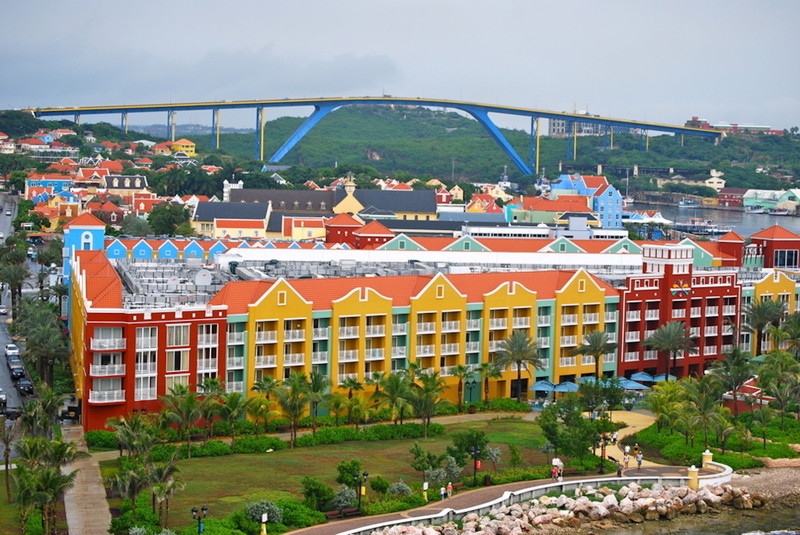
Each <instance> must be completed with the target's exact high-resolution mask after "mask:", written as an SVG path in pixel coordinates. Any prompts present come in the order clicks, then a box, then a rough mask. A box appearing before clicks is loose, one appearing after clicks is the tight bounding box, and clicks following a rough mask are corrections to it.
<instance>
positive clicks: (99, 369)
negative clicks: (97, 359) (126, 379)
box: [89, 364, 155, 377]
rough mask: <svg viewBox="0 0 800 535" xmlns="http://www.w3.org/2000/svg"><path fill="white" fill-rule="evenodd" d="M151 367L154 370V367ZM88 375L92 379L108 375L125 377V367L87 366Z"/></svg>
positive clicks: (119, 365)
mask: <svg viewBox="0 0 800 535" xmlns="http://www.w3.org/2000/svg"><path fill="white" fill-rule="evenodd" d="M153 367H154V368H155V365H154V366H153ZM154 371H155V370H154ZM89 375H91V376H93V377H108V376H109V375H125V365H124V364H92V365H90V366H89Z"/></svg>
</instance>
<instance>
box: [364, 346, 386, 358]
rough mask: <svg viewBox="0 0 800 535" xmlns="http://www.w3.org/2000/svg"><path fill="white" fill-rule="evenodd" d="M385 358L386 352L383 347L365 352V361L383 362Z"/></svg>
mask: <svg viewBox="0 0 800 535" xmlns="http://www.w3.org/2000/svg"><path fill="white" fill-rule="evenodd" d="M385 356H386V351H385V350H384V349H383V348H382V347H373V348H372V349H365V350H364V360H383V359H384V357H385Z"/></svg>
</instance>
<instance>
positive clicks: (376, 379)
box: [364, 372, 389, 393]
mask: <svg viewBox="0 0 800 535" xmlns="http://www.w3.org/2000/svg"><path fill="white" fill-rule="evenodd" d="M388 375H389V374H388V373H386V372H372V373H371V374H370V375H368V376H366V377H364V384H366V385H367V386H374V387H375V392H376V393H377V392H378V391H379V390H380V389H381V386H382V385H383V381H384V380H385V379H386V377H387V376H388Z"/></svg>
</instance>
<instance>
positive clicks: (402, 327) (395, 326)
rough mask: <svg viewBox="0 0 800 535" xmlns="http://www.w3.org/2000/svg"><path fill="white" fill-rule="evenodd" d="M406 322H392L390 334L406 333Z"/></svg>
mask: <svg viewBox="0 0 800 535" xmlns="http://www.w3.org/2000/svg"><path fill="white" fill-rule="evenodd" d="M407 332H408V323H392V334H406V333H407Z"/></svg>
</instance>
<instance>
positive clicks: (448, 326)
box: [442, 321, 461, 333]
mask: <svg viewBox="0 0 800 535" xmlns="http://www.w3.org/2000/svg"><path fill="white" fill-rule="evenodd" d="M459 331H461V322H460V321H443V322H442V332H443V333H454V332H459Z"/></svg>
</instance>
